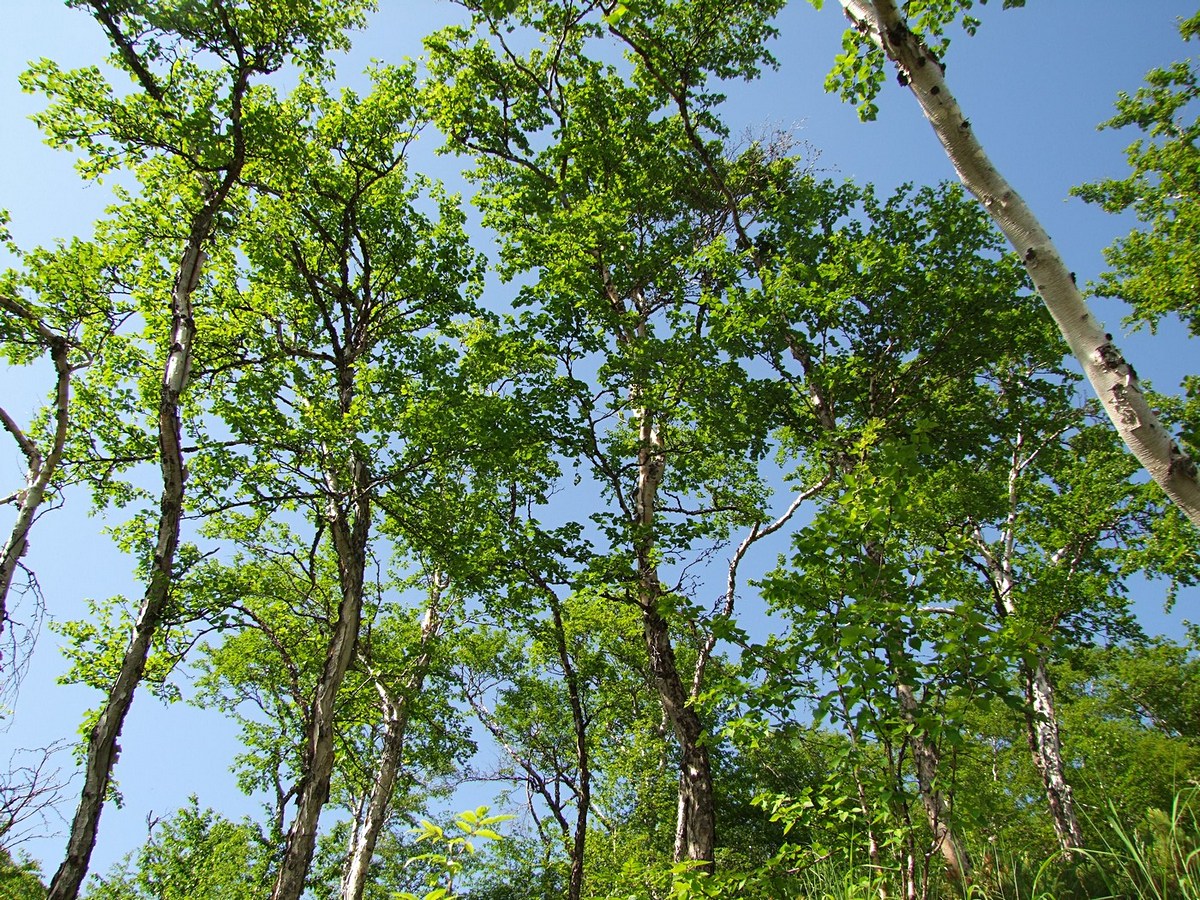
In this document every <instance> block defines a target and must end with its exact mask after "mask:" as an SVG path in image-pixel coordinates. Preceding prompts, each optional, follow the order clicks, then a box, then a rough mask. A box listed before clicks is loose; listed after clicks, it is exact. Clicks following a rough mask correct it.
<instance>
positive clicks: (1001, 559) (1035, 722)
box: [975, 433, 1083, 859]
mask: <svg viewBox="0 0 1200 900" xmlns="http://www.w3.org/2000/svg"><path fill="white" fill-rule="evenodd" d="M1024 448H1025V438H1024V435H1023V434H1021V433H1018V434H1017V436H1016V443H1015V444H1014V446H1013V453H1012V462H1011V465H1010V467H1009V472H1008V515H1007V518H1006V520H1005V523H1004V528H1003V529H1002V530H1001V533H1000V549H999V551H998V553H997V552H993V551H992V549H991V548H990V547H989V545H988V543H987V541H986V540H985V539H984V536H983V533H982V532H981V531H979V530H978V529H977V530H976V532H975V543H976V545H977V546H978V547H979V548H980V551H981V552H982V554H983V557H984V560H985V562H986V564H987V567H988V570H989V571H990V572H991V574H992V579H993V582H994V584H995V590H996V597H997V603H996V613H997V615H998V616H999V618H1000V619H1002V620H1003V619H1005V618H1007V617H1009V616H1012V615H1015V614H1016V612H1017V601H1016V590H1015V589H1016V575H1015V568H1014V558H1015V542H1016V526H1017V505H1018V499H1019V493H1020V482H1021V474H1022V472H1023V471H1024V470H1025V467H1026V466H1027V465H1028V464H1029V463H1030V462H1032V460H1033V458H1034V457H1035V456H1036V455H1037V451H1033V452H1032V453H1031V454H1030V455H1028V456H1023V455H1022V451H1023V450H1024ZM1063 558H1064V554H1063V553H1061V552H1060V553H1056V554H1055V557H1054V561H1055V564H1056V565H1061V564H1062V561H1063ZM1020 671H1021V679H1022V681H1023V682H1024V687H1025V698H1026V710H1025V731H1026V739H1027V743H1028V744H1029V752H1030V755H1031V756H1032V757H1033V764H1034V766H1035V767H1036V768H1037V770H1038V774H1040V775H1041V777H1042V784H1043V786H1044V787H1045V789H1046V802H1047V804H1048V805H1049V807H1050V816H1051V819H1052V820H1053V822H1054V833H1055V834H1056V835H1057V837H1058V843H1059V846H1060V847H1061V848H1062V851H1063V855H1064V856H1065V857H1066V858H1067V859H1070V858H1071V857H1072V856H1073V855H1074V852H1075V851H1077V850H1079V849H1080V848H1081V847H1083V829H1082V828H1080V825H1079V817H1078V816H1077V815H1076V814H1075V801H1074V799H1073V797H1072V793H1071V786H1070V785H1069V784H1068V783H1067V778H1066V767H1065V766H1064V765H1063V759H1062V744H1061V741H1060V739H1059V730H1058V717H1057V714H1056V713H1055V709H1054V686H1053V684H1052V683H1051V681H1050V673H1049V672H1048V671H1047V668H1046V650H1045V648H1044V647H1042V648H1039V650H1038V657H1037V663H1036V665H1035V666H1034V668H1033V669H1030V668H1029V666H1028V665H1027V664H1025V663H1021V666H1020Z"/></svg>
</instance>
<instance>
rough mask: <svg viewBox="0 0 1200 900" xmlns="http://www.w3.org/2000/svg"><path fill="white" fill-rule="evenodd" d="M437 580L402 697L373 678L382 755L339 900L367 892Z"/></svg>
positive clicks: (428, 651)
mask: <svg viewBox="0 0 1200 900" xmlns="http://www.w3.org/2000/svg"><path fill="white" fill-rule="evenodd" d="M438 578H439V576H438V575H437V574H435V575H434V576H433V583H432V585H431V588H430V597H429V606H428V608H427V609H426V610H425V618H424V619H423V620H422V622H421V638H420V653H419V654H418V655H417V658H416V659H414V660H413V662H412V668H411V669H410V671H409V672H408V677H407V678H406V679H405V682H404V684H403V685H402V693H401V694H400V696H399V697H396V696H394V695H393V694H392V693H391V691H389V690H388V688H387V686H386V685H385V684H384V683H383V681H382V680H381V679H380V678H379V677H376V678H375V689H376V691H378V693H379V704H380V709H381V710H382V711H383V752H382V754H380V758H379V761H378V763H377V764H376V773H375V781H374V783H373V784H372V785H371V797H370V799H369V800H368V801H367V809H366V814H365V815H364V816H363V821H362V825H361V827H359V828H358V829H357V830H356V832H355V835H354V841H353V844H352V846H351V849H350V855H349V858H348V859H347V861H346V871H345V874H344V875H343V876H342V898H343V900H362V896H363V892H364V891H365V890H366V889H367V874H368V872H369V871H370V867H371V860H372V858H373V857H374V856H375V847H376V845H377V843H378V842H379V834H380V832H381V831H382V830H383V826H384V823H385V822H386V821H387V811H388V804H389V803H390V802H391V799H392V791H393V790H394V789H395V787H396V778H397V776H398V774H399V772H400V766H401V765H402V764H403V762H404V738H405V735H406V733H407V731H408V716H409V710H410V709H411V708H412V702H413V699H414V698H415V697H417V696H418V695H419V694H420V693H421V689H422V687H424V684H425V676H426V674H427V673H428V672H429V661H430V658H431V656H432V649H433V647H432V645H433V638H434V636H435V635H436V634H437V631H438V628H439V626H440V625H441V608H440V606H441V603H440V601H441V584H440V583H439V581H438Z"/></svg>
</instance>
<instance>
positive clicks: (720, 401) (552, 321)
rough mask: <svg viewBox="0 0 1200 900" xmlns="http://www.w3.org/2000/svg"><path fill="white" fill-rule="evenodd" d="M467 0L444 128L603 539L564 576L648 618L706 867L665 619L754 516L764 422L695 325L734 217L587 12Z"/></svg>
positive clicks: (712, 49)
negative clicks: (553, 394)
mask: <svg viewBox="0 0 1200 900" xmlns="http://www.w3.org/2000/svg"><path fill="white" fill-rule="evenodd" d="M471 6H472V8H473V9H474V10H475V13H476V20H475V21H476V29H475V30H474V31H470V30H466V29H457V30H447V31H445V32H442V33H441V34H439V35H436V36H435V37H434V38H431V39H430V41H429V46H430V49H431V51H432V65H433V71H434V75H435V77H436V78H437V79H438V81H439V83H438V86H437V88H436V90H437V92H438V93H437V95H436V100H435V102H436V103H437V104H438V123H439V126H440V127H441V128H442V129H443V130H444V131H445V132H446V133H447V134H448V136H449V138H450V141H451V144H452V146H453V147H454V148H455V149H457V150H458V151H459V152H462V153H467V154H471V155H472V156H473V157H474V159H475V162H476V168H475V170H474V174H473V177H475V178H476V179H477V180H478V181H479V183H480V185H481V188H482V191H481V196H480V198H479V203H480V205H481V206H482V208H483V209H484V215H485V223H486V224H487V225H489V226H490V227H492V228H494V229H496V231H497V232H498V233H499V234H500V235H501V236H502V241H503V250H502V253H503V262H502V266H503V271H504V272H505V273H506V274H509V275H517V274H518V273H525V272H529V273H536V277H537V282H536V283H535V284H534V285H533V286H531V287H529V288H527V289H525V290H524V291H522V299H521V301H520V302H521V303H522V304H524V305H529V306H531V307H532V308H531V310H530V311H529V313H528V314H527V315H526V316H524V317H523V322H522V326H523V327H524V328H525V329H526V330H527V331H528V332H529V333H530V334H531V335H532V336H533V337H534V339H535V340H538V341H544V342H546V343H547V344H548V345H549V346H551V347H553V348H555V350H554V352H555V354H556V356H557V359H558V364H559V367H560V372H561V373H563V374H564V375H565V379H566V383H565V388H566V390H567V392H568V393H567V394H566V397H567V399H568V401H569V402H570V404H571V406H572V413H571V416H572V421H568V422H565V423H564V430H563V432H562V433H561V435H562V436H561V437H560V440H561V441H562V444H561V446H562V447H563V451H562V452H564V454H566V455H567V456H568V457H569V458H571V459H574V460H577V461H578V462H577V463H576V465H578V466H579V468H580V476H581V478H586V479H588V480H589V481H590V482H591V483H592V484H593V490H594V491H599V492H601V494H602V496H603V497H604V498H605V503H606V509H605V510H604V512H602V513H600V514H599V515H597V516H595V517H593V523H594V525H593V527H594V528H596V529H597V530H598V532H599V534H601V535H603V539H604V542H605V544H606V545H607V547H608V550H607V552H605V553H595V552H587V554H586V556H585V557H583V559H586V562H585V573H584V574H585V575H586V578H584V577H583V576H580V580H579V581H578V586H579V587H583V586H585V585H586V586H587V587H588V588H589V589H590V590H592V591H598V590H599V591H603V592H604V593H606V594H608V595H609V596H611V597H612V599H613V600H614V601H616V602H618V603H628V604H632V605H633V606H634V608H636V609H637V610H638V611H639V613H640V615H641V617H642V625H643V640H644V643H645V649H646V654H647V660H648V662H649V666H650V670H651V671H652V672H653V674H654V683H655V688H656V692H657V694H658V699H659V702H660V703H661V705H662V708H663V711H664V714H665V716H666V721H667V722H668V723H669V725H670V727H671V730H672V732H673V734H674V736H675V739H676V742H677V745H678V748H679V789H678V803H679V807H678V816H677V827H678V831H677V834H676V841H675V856H676V859H677V860H681V861H684V860H690V861H693V862H697V863H700V864H702V866H708V865H711V863H712V860H713V854H714V848H715V840H716V837H715V835H716V827H715V820H714V793H713V791H714V789H713V782H712V766H711V760H710V751H709V745H710V744H711V742H712V736H711V734H710V733H709V732H708V725H707V724H706V723H705V721H704V719H703V717H702V715H701V712H700V709H699V704H697V703H695V702H693V699H692V692H691V684H690V679H689V678H688V677H687V676H686V673H685V670H684V669H683V668H682V666H684V665H686V663H682V662H681V660H680V652H681V651H680V648H679V646H677V643H676V641H677V637H676V636H675V634H674V633H673V630H674V629H677V628H678V627H679V624H681V623H684V622H687V621H689V620H690V619H694V617H695V612H694V611H692V610H691V609H690V608H689V607H690V605H691V600H690V598H689V596H688V594H689V591H688V590H687V589H686V584H687V579H686V576H685V574H684V573H685V572H686V568H685V567H686V563H685V562H684V559H685V558H686V557H685V554H687V555H689V556H690V555H694V554H696V553H697V552H699V548H700V547H701V546H703V544H704V543H707V542H722V541H724V540H727V539H728V534H729V529H730V528H731V527H732V525H733V523H735V522H741V523H742V524H745V525H749V524H750V523H751V522H752V521H758V520H759V518H760V517H763V518H765V516H764V515H763V513H762V512H761V505H762V498H763V494H764V489H763V487H762V484H761V482H760V480H759V478H758V473H757V463H758V460H759V459H760V455H761V453H762V452H763V447H764V445H763V442H762V437H761V434H762V433H763V431H765V429H768V428H769V427H770V425H769V422H768V421H767V418H768V417H767V415H766V413H765V411H764V410H765V407H761V406H758V405H757V404H759V403H760V402H761V398H760V385H759V384H758V383H757V382H756V381H755V379H753V378H751V377H749V376H747V374H746V373H745V371H744V370H743V369H742V368H741V367H739V366H738V365H737V364H736V363H735V362H734V361H733V360H732V359H730V358H729V356H727V355H725V354H724V353H723V352H722V350H723V348H722V346H721V345H720V341H719V340H718V339H717V338H715V337H714V335H713V334H712V333H711V332H710V329H709V326H708V324H707V322H706V315H707V311H708V306H709V303H710V302H712V298H713V297H715V296H717V295H719V294H720V292H721V291H722V290H724V289H725V286H726V285H727V283H728V280H729V279H730V278H732V277H733V276H732V275H731V274H730V273H729V272H728V271H721V272H720V273H719V274H717V273H716V272H715V271H714V270H715V268H716V263H715V261H714V262H712V263H710V261H709V260H707V259H706V258H705V254H706V253H709V252H711V253H713V254H714V257H717V258H720V259H721V260H722V262H723V261H724V259H725V256H724V249H725V246H726V244H727V242H729V241H730V240H732V237H731V235H730V226H729V222H728V215H727V213H726V212H725V207H724V205H723V204H722V202H721V201H720V199H719V198H716V197H715V196H714V195H713V192H712V189H711V187H710V186H709V185H708V184H707V183H706V181H705V178H704V177H703V174H702V173H701V172H700V171H699V170H698V168H697V164H696V161H695V160H694V159H692V158H690V156H691V154H692V152H693V151H692V147H691V144H690V142H689V140H688V136H687V134H686V131H685V130H684V129H683V127H681V124H680V122H679V121H678V120H677V119H676V118H668V119H664V118H661V116H662V113H663V112H664V111H665V110H670V107H669V106H667V105H666V104H665V103H664V98H663V96H662V95H661V93H660V92H658V91H656V90H655V89H653V88H651V87H649V86H643V84H642V83H641V79H635V82H634V83H633V84H629V83H628V82H627V80H626V79H625V78H624V77H623V76H622V74H621V73H620V72H618V71H617V70H616V69H615V68H614V67H613V66H610V65H606V64H604V63H601V62H599V61H598V59H599V58H600V57H599V55H598V54H599V53H600V50H599V47H600V46H601V45H600V44H599V43H598V41H597V39H598V38H601V37H602V36H603V34H604V31H605V27H606V26H605V23H604V19H603V14H604V11H605V10H604V9H602V8H601V6H600V5H598V4H595V3H583V4H566V5H562V6H557V5H554V4H541V3H533V4H527V5H523V4H517V5H516V7H515V8H512V9H509V10H504V9H501V8H499V7H497V8H495V9H493V8H492V6H491V5H489V4H486V3H485V4H479V5H475V4H471ZM726 6H727V5H726ZM506 11H507V12H511V16H512V17H511V18H503V17H502V15H501V13H502V12H506ZM709 12H711V10H709ZM729 13H730V10H729V9H728V8H726V9H724V11H723V15H724V16H726V18H723V19H722V23H723V27H722V28H721V29H717V30H715V31H713V32H712V33H702V35H703V40H704V48H705V50H704V51H703V54H702V55H701V56H700V57H699V58H697V60H696V66H697V70H698V71H703V72H704V73H705V76H704V77H709V75H710V74H712V77H714V78H716V77H720V73H721V70H720V54H721V53H722V52H724V51H727V50H729V48H731V47H735V46H740V45H738V44H737V42H736V39H735V37H734V36H736V35H742V36H744V37H745V38H746V40H747V41H749V40H756V39H757V37H758V31H757V30H756V29H757V28H759V27H760V25H761V17H760V16H759V15H758V13H757V11H756V10H753V9H751V8H750V7H749V6H740V5H739V6H738V8H737V10H736V14H734V15H729ZM671 24H672V25H673V26H676V27H683V20H678V21H675V20H673V21H672V23H671ZM518 26H519V27H521V28H524V29H528V30H529V31H528V33H530V34H533V35H537V36H538V37H539V38H542V39H544V42H545V44H546V48H547V49H545V50H543V49H536V50H534V51H533V52H532V53H529V52H525V51H524V50H522V49H521V46H522V45H520V44H519V43H518V40H519V38H512V39H510V38H509V37H508V35H509V34H510V28H515V27H518ZM663 27H664V28H666V27H668V26H667V25H666V23H664V25H663ZM726 28H728V30H726ZM593 46H595V47H597V49H595V50H593V49H592V47H593ZM756 52H757V51H755V50H753V49H751V50H748V51H746V54H747V55H748V56H750V57H754V56H755V55H756ZM709 55H713V56H715V57H716V58H717V59H716V60H712V59H709V58H708V57H709ZM746 65H751V63H750V62H747V63H746ZM714 73H715V74H714ZM593 371H595V372H596V375H595V376H594V377H593V376H591V374H590V373H591V372H593ZM764 390H765V389H764ZM601 585H603V587H601ZM691 652H693V651H690V650H689V651H687V653H688V655H690V654H691Z"/></svg>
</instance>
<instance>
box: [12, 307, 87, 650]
mask: <svg viewBox="0 0 1200 900" xmlns="http://www.w3.org/2000/svg"><path fill="white" fill-rule="evenodd" d="M0 309H4V310H6V311H8V312H10V313H13V314H14V315H17V316H20V317H21V318H23V319H25V320H26V321H27V322H29V324H30V325H31V326H32V327H33V329H34V330H35V331H36V332H37V333H38V336H39V337H40V338H41V339H42V340H43V341H45V342H46V345H47V347H48V348H49V351H50V359H51V360H52V361H53V362H54V371H55V374H56V379H55V387H54V437H53V438H52V440H51V445H50V452H49V453H47V454H43V453H42V452H41V450H39V449H38V446H37V444H35V443H34V442H33V440H32V439H31V438H30V437H29V436H28V435H26V434H25V433H24V432H23V431H22V430H21V428H20V426H18V425H17V423H16V422H15V421H13V419H12V418H11V417H10V416H9V415H8V413H6V412H5V411H4V410H3V409H2V408H0V425H3V426H4V429H5V430H6V431H8V432H9V433H10V434H11V435H12V436H13V438H14V439H15V440H16V442H17V445H18V446H19V447H20V448H21V453H22V454H24V456H25V462H26V472H25V489H24V490H22V491H20V492H18V493H17V494H16V495H14V496H13V498H12V500H14V501H15V502H16V504H17V520H16V521H15V522H14V523H13V527H12V531H11V532H9V536H8V540H7V541H6V542H5V544H4V546H3V547H2V548H0V634H3V633H4V626H5V624H6V623H7V622H8V592H9V590H10V589H11V588H12V582H13V577H14V576H15V575H16V572H17V568H18V566H20V564H21V557H22V556H24V555H25V553H26V551H27V550H28V549H29V529H30V528H32V527H33V520H34V518H35V517H36V516H37V511H38V508H39V507H40V506H41V505H42V501H43V500H44V499H45V496H46V490H47V488H48V487H49V485H50V479H51V478H53V477H54V473H55V471H56V470H57V469H58V464H59V461H60V460H61V459H62V455H63V447H64V445H65V444H66V441H67V425H68V423H69V420H70V416H69V407H70V403H71V364H70V362H69V360H68V351H69V345H68V343H67V339H66V338H65V337H63V336H62V335H60V334H56V333H55V332H54V331H53V330H51V329H50V328H49V327H47V326H46V324H45V323H44V322H42V321H41V320H40V319H39V318H38V317H37V315H36V314H35V313H34V312H33V311H32V310H30V309H28V308H26V307H25V306H24V305H23V304H21V303H18V302H17V301H16V300H12V299H10V298H8V297H2V296H0ZM0 502H3V501H0ZM3 670H4V669H3V658H2V657H0V672H3Z"/></svg>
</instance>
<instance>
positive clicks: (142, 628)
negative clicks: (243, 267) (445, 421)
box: [47, 167, 240, 900]
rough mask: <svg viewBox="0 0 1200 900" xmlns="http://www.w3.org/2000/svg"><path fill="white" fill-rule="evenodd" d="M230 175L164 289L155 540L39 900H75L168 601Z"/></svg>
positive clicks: (210, 201)
mask: <svg viewBox="0 0 1200 900" xmlns="http://www.w3.org/2000/svg"><path fill="white" fill-rule="evenodd" d="M239 168H240V167H239ZM236 177H237V176H236V173H235V172H232V171H231V172H230V173H229V174H227V176H226V178H225V179H224V181H223V182H222V185H221V187H220V188H219V189H218V190H217V191H216V192H214V193H213V194H212V195H211V196H210V197H209V198H208V200H207V202H206V203H205V205H204V208H203V209H202V210H201V212H200V214H199V215H198V216H197V217H196V220H195V221H194V222H193V224H192V229H191V233H190V235H189V237H188V241H187V245H186V246H185V248H184V252H183V259H182V261H181V263H180V265H179V270H178V272H177V274H176V277H175V285H174V288H173V290H172V291H171V332H170V339H169V343H168V349H167V360H166V365H165V367H164V370H163V377H162V384H161V389H160V393H159V401H158V452H159V465H160V468H161V470H162V483H163V487H162V495H161V498H160V500H159V519H158V540H157V543H156V545H155V549H154V558H153V561H152V563H151V567H150V574H149V580H148V583H147V585H146V593H145V595H144V596H143V598H142V605H141V608H140V609H139V610H138V615H137V620H136V621H135V622H134V626H133V636H132V639H131V641H130V643H129V646H128V647H127V648H126V650H125V655H124V657H123V658H122V660H121V668H120V670H119V672H118V673H117V677H116V679H115V680H114V681H113V683H112V686H111V687H110V688H109V692H108V698H107V700H106V701H105V704H104V708H103V709H102V710H101V712H100V717H99V719H97V721H96V724H95V725H93V726H92V729H91V732H90V733H89V735H88V750H87V760H86V762H85V764H84V772H83V790H82V792H81V794H80V797H79V807H78V808H77V809H76V811H75V817H74V819H73V820H72V822H71V832H70V836H69V838H68V841H67V854H66V858H65V859H64V860H63V862H62V865H61V866H59V868H58V871H57V872H56V873H55V875H54V880H53V881H52V882H51V883H50V892H49V894H47V900H75V898H76V897H77V896H78V894H79V887H80V885H81V884H82V883H83V878H84V876H85V875H86V874H87V869H88V864H89V862H90V860H91V856H92V848H93V847H94V846H95V844H96V829H97V827H98V825H99V822H100V812H101V809H102V808H103V805H104V797H105V794H106V793H107V792H108V784H109V779H110V778H111V776H112V767H113V765H114V764H115V763H116V761H117V755H118V753H119V752H120V748H119V747H118V746H117V739H118V738H119V737H120V734H121V728H122V726H123V725H124V723H125V716H126V714H127V713H128V712H129V708H130V706H131V705H132V703H133V693H134V690H135V689H136V688H137V686H138V683H139V682H140V681H141V678H142V673H143V672H144V671H145V668H146V660H147V657H148V656H149V653H150V646H151V644H152V642H153V640H154V636H155V633H156V632H157V630H158V626H159V623H160V622H161V621H162V618H163V612H164V610H165V609H166V606H167V601H168V599H169V597H170V593H171V579H172V571H171V570H172V568H173V566H174V562H175V551H176V549H177V548H178V546H179V523H180V519H181V517H182V515H183V480H184V468H183V448H182V445H181V442H180V432H181V422H180V414H179V401H180V397H181V395H182V394H183V391H184V389H185V388H186V387H187V384H188V377H189V374H190V372H191V367H192V346H193V343H194V340H195V336H196V322H195V318H194V316H193V313H192V292H193V291H194V290H195V288H196V285H197V284H198V282H199V280H200V274H201V272H202V270H203V268H204V262H205V258H206V257H205V252H204V249H203V245H204V243H205V242H206V241H207V240H208V238H209V236H210V234H211V233H212V227H213V219H214V217H215V215H216V211H217V209H218V208H219V207H220V205H221V204H222V203H223V202H224V199H225V196H226V195H227V194H228V192H229V189H230V188H231V187H232V185H233V182H234V179H235V178H236Z"/></svg>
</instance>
